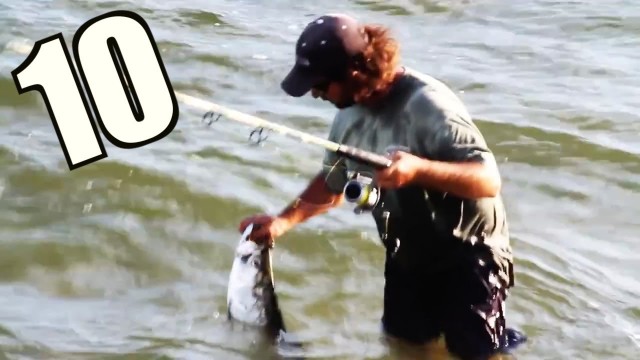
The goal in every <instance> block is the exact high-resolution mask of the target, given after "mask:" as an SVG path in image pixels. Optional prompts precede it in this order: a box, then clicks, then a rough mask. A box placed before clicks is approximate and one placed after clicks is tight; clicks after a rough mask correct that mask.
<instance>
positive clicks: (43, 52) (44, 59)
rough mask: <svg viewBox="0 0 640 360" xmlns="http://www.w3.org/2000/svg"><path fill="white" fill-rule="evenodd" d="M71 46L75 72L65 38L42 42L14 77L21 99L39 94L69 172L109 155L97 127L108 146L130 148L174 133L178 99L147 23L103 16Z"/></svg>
mask: <svg viewBox="0 0 640 360" xmlns="http://www.w3.org/2000/svg"><path fill="white" fill-rule="evenodd" d="M72 46H73V55H74V57H75V61H76V64H77V66H78V71H77V72H76V71H75V70H74V69H73V65H72V62H71V56H70V55H69V51H68V50H67V47H66V44H65V41H64V38H63V37H62V34H61V33H58V34H56V35H53V36H50V37H47V38H44V39H41V40H39V41H37V42H36V43H35V46H34V48H33V50H32V51H31V53H30V54H29V56H28V57H27V59H26V60H25V61H24V62H23V63H22V64H21V65H20V66H18V68H16V69H15V70H13V71H12V72H11V75H12V76H13V80H14V82H15V83H16V87H17V89H18V92H19V93H20V94H23V93H25V92H28V91H33V90H36V91H38V92H40V94H41V95H42V97H43V99H44V102H45V104H46V107H47V110H48V111H49V116H50V117H51V121H52V122H53V126H54V128H55V131H56V134H57V136H58V139H59V141H60V145H61V147H62V151H63V152H64V156H65V158H66V160H67V164H68V165H69V169H70V170H74V169H77V168H79V167H81V166H84V165H88V164H90V163H92V162H95V161H98V160H100V159H103V158H106V157H107V153H106V150H105V148H104V145H103V143H102V141H101V139H100V137H99V136H98V130H97V127H96V124H95V123H96V121H97V123H98V124H99V126H100V128H101V130H102V132H103V134H104V136H105V137H106V138H107V140H109V142H111V143H112V144H114V145H116V146H118V147H121V148H126V149H131V148H136V147H141V146H144V145H147V144H150V143H152V142H154V141H157V140H160V139H162V138H164V137H165V136H166V135H168V134H169V133H170V132H171V131H172V130H173V129H174V127H175V126H176V123H177V121H178V115H179V109H178V101H177V99H176V97H175V94H174V92H173V88H172V85H171V81H170V80H169V76H168V75H167V72H166V69H165V68H164V64H163V62H162V58H161V57H160V53H159V51H158V48H157V45H156V43H155V40H154V39H153V35H152V34H151V29H150V28H149V26H148V25H147V24H146V22H145V21H144V19H142V18H141V17H140V16H139V15H137V14H135V13H132V12H129V11H121V10H119V11H113V12H109V13H106V14H103V15H101V16H98V17H96V18H93V19H91V20H89V21H87V22H86V23H84V24H82V26H80V28H79V29H78V32H76V34H75V35H74V37H73V45H72ZM78 73H79V74H80V75H79V76H78ZM81 80H82V82H81ZM81 84H84V87H85V90H86V92H87V96H84V94H83V92H82V89H81ZM87 99H88V100H87ZM91 110H93V112H94V113H95V115H92V111H91ZM94 116H95V120H96V121H94Z"/></svg>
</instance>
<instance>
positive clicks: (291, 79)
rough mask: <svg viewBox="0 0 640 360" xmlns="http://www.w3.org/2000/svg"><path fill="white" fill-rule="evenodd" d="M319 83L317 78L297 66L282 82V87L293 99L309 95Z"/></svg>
mask: <svg viewBox="0 0 640 360" xmlns="http://www.w3.org/2000/svg"><path fill="white" fill-rule="evenodd" d="M317 81H318V79H317V76H314V75H313V74H312V73H310V72H309V71H308V70H306V69H302V68H300V67H299V66H298V65H295V66H294V67H293V68H292V69H291V71H289V74H287V76H286V77H285V78H284V80H282V83H281V84H280V87H281V88H282V90H284V92H286V93H287V94H289V95H291V96H293V97H301V96H303V95H304V94H306V93H308V92H309V91H310V90H311V88H312V87H313V86H314V85H315V84H316V82H317Z"/></svg>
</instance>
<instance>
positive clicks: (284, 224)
mask: <svg viewBox="0 0 640 360" xmlns="http://www.w3.org/2000/svg"><path fill="white" fill-rule="evenodd" d="M249 224H253V225H254V229H253V231H252V232H251V234H249V240H252V241H255V242H257V243H260V244H261V243H267V244H268V245H269V246H273V241H274V240H275V238H277V237H279V236H281V235H282V234H284V233H285V232H286V231H287V230H289V227H290V226H289V222H288V221H287V220H286V219H284V218H281V217H278V216H271V215H265V214H260V215H254V216H249V217H247V218H245V219H243V220H242V221H241V222H240V226H239V228H238V231H240V233H243V232H244V230H245V229H246V228H247V226H249Z"/></svg>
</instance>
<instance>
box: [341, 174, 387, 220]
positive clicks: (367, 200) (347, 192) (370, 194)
mask: <svg viewBox="0 0 640 360" xmlns="http://www.w3.org/2000/svg"><path fill="white" fill-rule="evenodd" d="M343 193H344V198H345V200H347V201H348V202H350V203H354V204H356V207H355V209H354V210H353V211H354V212H355V213H356V214H361V213H363V212H365V211H371V210H373V209H374V208H375V207H376V205H378V203H379V202H380V198H381V189H380V187H379V186H377V185H376V184H375V182H374V181H373V177H369V176H365V175H363V174H361V173H355V174H354V175H353V176H352V177H351V179H350V180H349V181H347V183H346V184H345V186H344V189H343Z"/></svg>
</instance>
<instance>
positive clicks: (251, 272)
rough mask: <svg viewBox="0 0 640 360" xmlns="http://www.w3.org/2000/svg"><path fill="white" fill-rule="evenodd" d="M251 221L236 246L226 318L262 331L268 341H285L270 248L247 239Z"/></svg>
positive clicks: (230, 276)
mask: <svg viewBox="0 0 640 360" xmlns="http://www.w3.org/2000/svg"><path fill="white" fill-rule="evenodd" d="M253 227H254V225H253V224H250V225H249V226H248V227H247V228H246V229H245V231H244V233H243V234H242V236H241V237H240V241H239V242H238V245H237V246H236V250H235V258H234V261H233V265H232V267H231V273H230V274H229V285H228V288H227V309H228V317H229V320H232V321H237V322H240V323H244V324H247V325H250V326H253V327H256V328H262V329H264V330H265V332H266V335H267V336H268V337H269V339H270V340H272V341H275V342H277V343H280V342H281V341H283V340H284V335H285V333H286V328H285V324H284V320H283V318H282V312H281V311H280V308H279V306H278V298H277V296H276V292H275V285H274V279H273V269H272V263H271V248H270V247H269V246H267V245H263V244H257V243H256V242H254V241H251V240H249V234H251V231H252V230H253Z"/></svg>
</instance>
